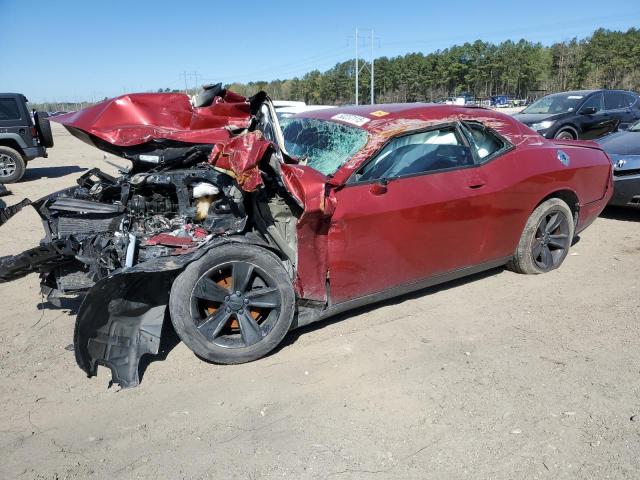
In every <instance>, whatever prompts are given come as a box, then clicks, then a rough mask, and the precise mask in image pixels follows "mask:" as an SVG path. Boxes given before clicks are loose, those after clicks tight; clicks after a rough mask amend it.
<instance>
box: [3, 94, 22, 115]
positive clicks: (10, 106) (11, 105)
mask: <svg viewBox="0 0 640 480" xmlns="http://www.w3.org/2000/svg"><path fill="white" fill-rule="evenodd" d="M19 119H20V110H18V103H17V102H16V101H15V99H13V98H0V120H19Z"/></svg>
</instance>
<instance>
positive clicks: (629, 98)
mask: <svg viewBox="0 0 640 480" xmlns="http://www.w3.org/2000/svg"><path fill="white" fill-rule="evenodd" d="M624 97H625V98H626V99H627V106H628V107H630V106H631V105H633V104H634V103H636V97H634V96H633V95H631V94H630V93H625V94H624Z"/></svg>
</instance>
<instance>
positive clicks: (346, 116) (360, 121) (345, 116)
mask: <svg viewBox="0 0 640 480" xmlns="http://www.w3.org/2000/svg"><path fill="white" fill-rule="evenodd" d="M331 120H340V121H341V122H346V123H350V124H352V125H357V126H359V127H361V126H362V125H364V124H365V123H367V122H368V121H369V120H370V119H369V118H366V117H361V116H360V115H353V114H351V113H338V114H337V115H334V116H333V117H331Z"/></svg>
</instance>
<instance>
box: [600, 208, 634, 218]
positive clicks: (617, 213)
mask: <svg viewBox="0 0 640 480" xmlns="http://www.w3.org/2000/svg"><path fill="white" fill-rule="evenodd" d="M600 216H601V217H604V218H609V219H611V220H622V221H625V222H640V209H637V208H626V207H607V208H605V209H604V210H603V211H602V213H601V214H600Z"/></svg>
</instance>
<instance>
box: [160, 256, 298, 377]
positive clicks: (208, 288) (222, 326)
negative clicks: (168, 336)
mask: <svg viewBox="0 0 640 480" xmlns="http://www.w3.org/2000/svg"><path fill="white" fill-rule="evenodd" d="M236 284H237V285H236ZM237 292H241V295H236V294H237ZM276 304H277V306H275V307H274V305H276ZM295 307H296V298H295V293H294V290H293V285H292V283H291V279H290V277H289V274H288V273H287V271H286V270H285V268H284V266H283V264H282V262H281V260H280V259H279V258H278V257H277V256H276V255H274V254H273V253H271V252H269V251H267V250H265V249H263V248H260V247H256V246H254V245H249V244H245V243H242V244H240V243H234V244H226V245H221V246H220V247H216V248H214V249H212V250H211V251H209V252H208V253H207V254H206V255H205V256H203V257H202V258H201V259H199V260H197V261H195V262H193V263H191V264H190V265H189V266H188V267H187V268H186V269H185V270H184V271H183V272H182V273H181V274H180V275H178V277H177V278H176V279H175V281H174V282H173V286H172V288H171V294H170V297H169V312H170V315H171V322H172V323H173V326H174V328H175V330H176V333H177V334H178V336H179V337H180V339H181V340H182V341H183V342H184V343H185V344H186V345H187V346H188V347H189V348H190V349H191V350H192V351H193V352H194V353H195V354H196V355H198V356H200V357H202V358H204V359H206V360H209V361H212V362H216V363H222V364H235V363H245V362H250V361H253V360H257V359H258V358H261V357H263V356H265V355H266V354H268V353H269V352H270V351H271V350H273V349H274V348H275V347H276V346H278V344H279V343H280V342H281V341H282V339H283V338H284V337H285V335H286V334H287V332H288V331H289V329H290V327H291V323H292V321H293V317H294V313H295ZM256 326H257V329H256Z"/></svg>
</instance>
